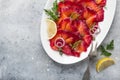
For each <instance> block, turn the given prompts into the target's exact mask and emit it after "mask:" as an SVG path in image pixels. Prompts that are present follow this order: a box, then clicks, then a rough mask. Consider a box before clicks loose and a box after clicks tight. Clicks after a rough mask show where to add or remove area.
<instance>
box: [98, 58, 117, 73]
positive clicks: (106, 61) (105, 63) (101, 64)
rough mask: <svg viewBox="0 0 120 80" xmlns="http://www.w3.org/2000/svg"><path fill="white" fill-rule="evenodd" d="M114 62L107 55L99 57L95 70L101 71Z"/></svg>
mask: <svg viewBox="0 0 120 80" xmlns="http://www.w3.org/2000/svg"><path fill="white" fill-rule="evenodd" d="M114 63H115V62H114V60H113V59H112V58H109V57H104V58H101V59H100V60H98V62H97V64H96V71H97V72H100V71H103V70H104V69H106V68H107V67H109V66H111V65H113V64H114Z"/></svg>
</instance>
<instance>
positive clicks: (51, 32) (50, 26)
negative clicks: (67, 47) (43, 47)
mask: <svg viewBox="0 0 120 80" xmlns="http://www.w3.org/2000/svg"><path fill="white" fill-rule="evenodd" d="M46 23H47V34H48V39H52V38H53V37H54V36H55V35H56V33H57V25H56V23H55V22H54V21H52V20H50V19H46Z"/></svg>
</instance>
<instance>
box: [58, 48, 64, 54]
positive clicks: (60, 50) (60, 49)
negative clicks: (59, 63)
mask: <svg viewBox="0 0 120 80" xmlns="http://www.w3.org/2000/svg"><path fill="white" fill-rule="evenodd" d="M58 51H59V54H60V55H61V56H62V55H63V52H62V48H59V49H58Z"/></svg>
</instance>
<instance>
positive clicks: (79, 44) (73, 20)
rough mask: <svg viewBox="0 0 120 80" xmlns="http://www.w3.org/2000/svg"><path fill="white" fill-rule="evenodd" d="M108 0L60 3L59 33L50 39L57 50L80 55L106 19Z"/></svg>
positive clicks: (71, 54) (70, 0) (53, 47)
mask: <svg viewBox="0 0 120 80" xmlns="http://www.w3.org/2000/svg"><path fill="white" fill-rule="evenodd" d="M105 5H106V0H64V1H60V2H59V3H58V10H57V12H58V14H59V18H58V20H57V21H56V24H57V34H56V35H55V36H54V37H53V38H52V39H50V40H49V42H50V46H51V48H52V49H53V50H55V51H60V52H62V53H63V54H66V55H68V56H75V57H80V54H81V53H82V52H85V51H87V48H88V47H89V45H90V44H91V42H92V40H93V35H92V34H94V32H95V31H92V34H91V30H92V29H93V28H94V27H95V28H96V29H97V27H99V26H98V25H99V22H101V21H103V19H104V9H103V7H104V6H105ZM94 30H95V29H94Z"/></svg>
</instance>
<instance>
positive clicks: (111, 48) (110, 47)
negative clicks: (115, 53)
mask: <svg viewBox="0 0 120 80" xmlns="http://www.w3.org/2000/svg"><path fill="white" fill-rule="evenodd" d="M106 49H107V50H113V49H114V40H112V41H111V42H110V44H108V45H107V47H106Z"/></svg>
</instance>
